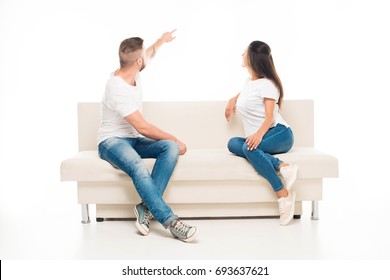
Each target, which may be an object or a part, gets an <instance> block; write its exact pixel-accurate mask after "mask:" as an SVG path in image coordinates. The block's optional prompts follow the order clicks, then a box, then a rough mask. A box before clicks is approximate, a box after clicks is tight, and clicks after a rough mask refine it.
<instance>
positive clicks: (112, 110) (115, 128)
mask: <svg viewBox="0 0 390 280" xmlns="http://www.w3.org/2000/svg"><path fill="white" fill-rule="evenodd" d="M137 110H139V111H140V112H142V89H141V85H140V82H139V79H138V77H137V79H136V86H131V85H130V84H128V83H127V82H126V81H125V80H123V79H122V78H121V77H119V76H111V78H110V79H109V80H108V81H107V84H106V89H105V92H104V95H103V99H102V105H101V114H102V119H101V123H100V127H99V130H98V133H97V143H98V144H99V143H100V142H102V141H104V140H106V139H108V138H110V137H114V136H115V137H126V138H127V137H130V138H136V137H142V135H140V134H139V133H138V131H137V130H136V129H135V128H134V127H133V126H132V125H131V124H130V123H129V122H128V121H126V120H125V119H124V118H125V117H126V116H128V115H131V114H132V113H134V112H135V111H137Z"/></svg>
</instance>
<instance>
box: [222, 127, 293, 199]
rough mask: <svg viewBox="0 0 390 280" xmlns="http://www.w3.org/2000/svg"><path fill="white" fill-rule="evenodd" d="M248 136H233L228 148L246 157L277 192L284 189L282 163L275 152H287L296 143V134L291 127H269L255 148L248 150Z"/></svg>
mask: <svg viewBox="0 0 390 280" xmlns="http://www.w3.org/2000/svg"><path fill="white" fill-rule="evenodd" d="M245 140H246V138H241V137H233V138H232V139H230V140H229V143H228V149H229V151H230V152H232V153H233V154H236V155H237V156H240V157H243V158H246V159H247V160H248V161H249V162H250V163H251V164H252V165H253V167H254V168H255V169H256V171H257V172H258V173H259V174H260V175H261V176H263V177H264V178H265V179H266V180H267V181H268V182H269V183H270V184H271V186H272V188H273V189H274V191H275V192H277V191H280V190H281V189H283V187H284V186H283V183H282V180H280V178H279V177H278V174H277V171H278V169H279V165H280V164H281V163H282V161H281V160H280V159H278V158H277V157H274V156H273V155H274V154H280V153H287V152H288V151H289V150H290V149H291V148H292V146H293V144H294V135H293V133H292V131H291V129H290V128H289V127H286V126H284V125H281V124H277V125H276V126H275V127H273V128H271V129H269V130H268V131H267V133H266V134H265V135H264V137H263V139H262V140H261V143H260V145H259V146H258V147H257V149H255V150H251V151H249V150H248V144H246V143H245Z"/></svg>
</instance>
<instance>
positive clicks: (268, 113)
mask: <svg viewBox="0 0 390 280" xmlns="http://www.w3.org/2000/svg"><path fill="white" fill-rule="evenodd" d="M275 104H276V100H274V99H271V98H264V107H265V119H264V122H263V124H262V125H261V126H260V128H259V130H258V131H257V132H256V133H255V134H252V135H250V136H248V138H246V141H245V142H246V143H247V144H248V150H254V149H257V147H258V146H259V145H260V143H261V140H262V139H263V137H264V134H266V133H267V131H268V130H269V127H270V126H271V125H272V123H273V122H274V109H275Z"/></svg>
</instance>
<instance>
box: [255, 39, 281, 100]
mask: <svg viewBox="0 0 390 280" xmlns="http://www.w3.org/2000/svg"><path fill="white" fill-rule="evenodd" d="M248 63H249V66H250V68H251V69H252V70H253V72H254V74H255V75H256V76H257V77H258V78H267V79H269V80H271V81H273V82H274V84H275V86H276V87H277V88H278V89H279V93H280V96H279V100H278V101H277V102H276V103H277V104H278V105H279V107H280V106H281V105H282V101H283V86H282V82H281V80H280V78H279V75H278V73H277V72H276V69H275V65H274V60H273V59H272V55H271V48H270V47H269V46H268V45H267V44H266V43H264V42H261V41H253V42H252V43H250V45H249V47H248Z"/></svg>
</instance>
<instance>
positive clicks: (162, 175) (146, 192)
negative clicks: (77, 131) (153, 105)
mask: <svg viewBox="0 0 390 280" xmlns="http://www.w3.org/2000/svg"><path fill="white" fill-rule="evenodd" d="M98 150H99V156H100V157H101V158H102V159H104V160H106V161H108V162H109V163H111V164H112V165H113V166H114V167H116V168H119V169H121V170H123V171H124V172H125V173H126V174H127V175H129V176H130V178H131V179H132V180H133V184H134V186H135V188H136V190H137V192H138V194H139V196H140V197H141V199H142V201H143V203H144V204H145V205H146V207H147V208H148V209H149V210H150V212H151V213H152V214H153V216H154V218H155V219H156V220H157V221H158V222H160V223H161V224H162V225H163V226H164V227H165V228H167V227H168V226H169V224H170V223H171V222H172V221H173V220H175V219H177V216H176V215H174V214H173V212H172V210H171V208H169V207H168V205H167V204H166V203H165V201H164V200H163V199H162V195H163V194H164V191H165V188H166V187H167V185H168V182H169V179H170V178H171V175H172V172H173V170H174V169H175V166H176V163H177V159H178V157H179V145H178V144H177V143H175V142H174V141H171V140H160V141H155V140H151V139H148V138H143V137H138V138H119V137H111V138H108V139H106V140H104V141H103V142H101V143H100V144H99V147H98ZM142 158H155V159H156V162H155V164H154V167H153V170H152V173H151V174H150V172H149V170H148V168H147V167H146V165H145V164H144V162H143V161H142V160H141V159H142Z"/></svg>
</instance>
